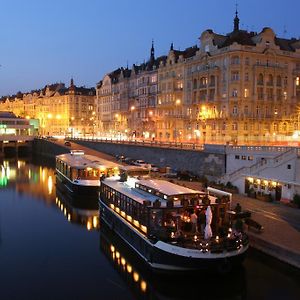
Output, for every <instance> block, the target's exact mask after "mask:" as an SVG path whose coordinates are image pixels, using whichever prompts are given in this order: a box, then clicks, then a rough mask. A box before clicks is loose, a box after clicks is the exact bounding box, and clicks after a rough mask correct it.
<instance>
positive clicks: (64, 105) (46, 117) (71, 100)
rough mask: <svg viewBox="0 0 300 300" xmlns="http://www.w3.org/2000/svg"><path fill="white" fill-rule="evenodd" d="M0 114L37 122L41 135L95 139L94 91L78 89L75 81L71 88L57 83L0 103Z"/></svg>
mask: <svg viewBox="0 0 300 300" xmlns="http://www.w3.org/2000/svg"><path fill="white" fill-rule="evenodd" d="M0 110H4V111H13V112H14V113H15V114H16V115H18V116H21V117H24V118H27V119H38V120H39V123H40V129H39V134H41V135H72V136H78V135H87V134H88V135H93V134H94V133H95V130H96V128H97V125H96V124H97V120H96V111H95V90H94V89H88V88H84V87H76V86H75V85H74V82H73V79H72V80H71V83H70V87H69V88H66V87H65V84H63V83H56V84H52V85H47V86H46V87H45V88H43V89H41V90H37V91H32V92H30V93H25V94H22V95H21V96H20V95H19V96H18V97H14V98H7V99H5V100H4V101H2V102H1V103H0Z"/></svg>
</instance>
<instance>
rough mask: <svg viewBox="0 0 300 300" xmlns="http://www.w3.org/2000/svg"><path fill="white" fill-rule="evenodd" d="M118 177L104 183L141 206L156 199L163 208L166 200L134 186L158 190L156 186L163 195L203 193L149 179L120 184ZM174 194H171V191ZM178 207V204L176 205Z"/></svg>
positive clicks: (134, 179) (130, 180)
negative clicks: (139, 185)
mask: <svg viewBox="0 0 300 300" xmlns="http://www.w3.org/2000/svg"><path fill="white" fill-rule="evenodd" d="M119 179H120V177H119V176H112V177H107V178H105V180H104V183H105V184H106V185H107V186H109V187H111V188H112V189H114V190H116V191H118V192H120V193H121V194H124V195H125V196H127V197H129V198H131V199H133V200H135V201H137V202H139V203H141V204H143V202H144V201H145V200H146V201H150V202H154V201H156V200H157V199H159V200H160V202H161V204H162V207H165V206H166V204H167V200H166V199H163V198H162V197H159V196H157V195H153V194H150V193H147V192H144V191H142V190H140V189H138V188H136V187H135V185H136V184H141V185H144V186H147V187H149V188H152V189H156V190H158V188H157V187H158V185H159V186H160V187H161V189H160V190H159V191H160V192H161V193H164V194H165V195H170V196H171V195H172V196H173V195H182V194H184V195H186V194H203V192H200V191H196V190H192V189H189V188H186V187H183V186H180V185H177V184H174V183H171V182H168V181H165V180H158V179H151V180H150V179H149V180H138V179H136V178H133V177H130V178H129V179H128V180H127V181H125V182H121V181H119ZM171 189H173V191H174V192H172V190H171ZM167 192H168V193H169V194H167ZM174 204H175V205H174V207H176V206H177V205H176V203H174ZM178 205H179V206H180V204H178Z"/></svg>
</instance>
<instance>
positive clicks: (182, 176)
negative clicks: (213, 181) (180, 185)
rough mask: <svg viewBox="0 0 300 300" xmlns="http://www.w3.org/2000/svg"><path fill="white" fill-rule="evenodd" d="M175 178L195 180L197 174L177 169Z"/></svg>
mask: <svg viewBox="0 0 300 300" xmlns="http://www.w3.org/2000/svg"><path fill="white" fill-rule="evenodd" d="M177 178H178V179H179V180H186V181H195V180H196V179H197V176H196V175H194V174H193V173H191V172H189V171H179V172H178V173H177Z"/></svg>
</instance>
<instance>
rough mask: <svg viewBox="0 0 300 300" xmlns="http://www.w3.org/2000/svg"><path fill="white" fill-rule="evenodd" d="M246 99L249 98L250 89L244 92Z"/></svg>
mask: <svg viewBox="0 0 300 300" xmlns="http://www.w3.org/2000/svg"><path fill="white" fill-rule="evenodd" d="M244 97H245V98H248V97H249V89H245V90H244Z"/></svg>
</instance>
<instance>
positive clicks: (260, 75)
mask: <svg viewBox="0 0 300 300" xmlns="http://www.w3.org/2000/svg"><path fill="white" fill-rule="evenodd" d="M257 84H259V85H263V84H264V75H263V74H262V73H260V74H259V75H258V78H257Z"/></svg>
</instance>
